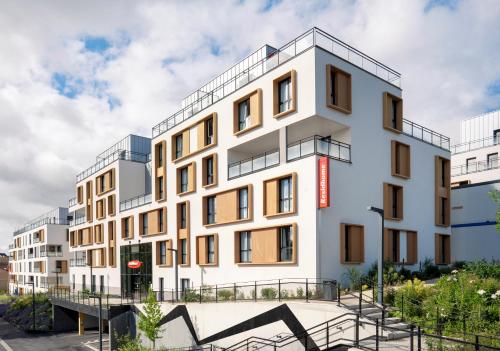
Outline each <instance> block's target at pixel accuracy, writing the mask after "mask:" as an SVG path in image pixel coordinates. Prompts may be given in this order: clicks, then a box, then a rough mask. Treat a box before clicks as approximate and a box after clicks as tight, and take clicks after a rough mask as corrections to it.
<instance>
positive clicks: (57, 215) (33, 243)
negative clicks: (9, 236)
mask: <svg viewBox="0 0 500 351" xmlns="http://www.w3.org/2000/svg"><path fill="white" fill-rule="evenodd" d="M67 216H68V209H67V208H63V207H58V208H55V209H53V210H51V211H49V212H47V213H45V214H43V215H42V216H39V217H37V218H35V219H33V220H31V221H29V222H28V223H26V224H25V225H24V226H23V227H21V228H19V229H17V230H16V231H15V232H14V238H13V239H14V240H13V243H12V244H10V245H9V255H10V260H9V292H10V293H11V294H20V295H22V294H26V293H30V292H32V291H33V288H34V289H35V292H46V291H47V289H48V288H49V287H50V286H57V285H58V286H59V287H61V288H62V287H68V284H69V279H68V271H69V269H68V231H67V229H68V225H67Z"/></svg>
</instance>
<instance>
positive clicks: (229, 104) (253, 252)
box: [69, 28, 451, 294]
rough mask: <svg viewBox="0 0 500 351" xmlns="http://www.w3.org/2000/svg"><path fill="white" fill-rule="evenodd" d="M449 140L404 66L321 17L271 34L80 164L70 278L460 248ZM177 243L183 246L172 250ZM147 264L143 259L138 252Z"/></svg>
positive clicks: (109, 281)
mask: <svg viewBox="0 0 500 351" xmlns="http://www.w3.org/2000/svg"><path fill="white" fill-rule="evenodd" d="M449 160H450V152H449V139H448V138H447V137H445V136H443V135H440V134H438V133H436V132H433V131H430V130H429V129H427V128H424V127H422V126H420V125H418V124H416V123H414V122H411V121H410V120H407V119H403V96H402V89H401V87H400V75H399V73H397V72H396V71H394V70H392V69H390V68H388V67H386V66H385V65H383V64H382V63H380V62H378V61H376V60H374V59H372V58H370V57H369V56H367V55H365V54H363V53H361V52H359V51H358V50H356V49H354V48H352V47H349V46H348V45H347V44H345V43H343V42H341V41H339V40H337V39H335V38H334V37H332V36H330V35H329V34H326V33H324V32H322V31H321V30H318V29H316V28H314V29H312V30H310V31H308V32H306V33H305V34H303V35H301V36H300V37H298V38H296V39H294V40H293V41H291V42H290V43H288V44H286V45H285V46H283V47H282V48H281V49H275V48H273V47H270V46H268V45H266V46H264V47H262V48H261V49H259V50H257V51H256V52H254V53H253V54H251V55H249V56H248V57H247V58H245V59H244V60H242V61H241V62H238V63H237V64H235V65H234V66H233V67H231V68H230V69H228V70H226V71H225V72H224V73H222V74H221V75H219V76H217V77H215V78H214V79H213V80H211V81H210V82H208V83H207V84H206V85H204V86H203V87H202V88H200V89H198V90H196V91H195V92H194V93H192V94H189V96H188V97H186V99H184V100H183V102H182V109H181V110H180V111H178V112H176V113H175V114H173V115H172V116H170V117H168V118H167V119H165V120H164V121H162V122H161V123H159V124H158V125H156V126H154V127H153V133H152V139H149V138H144V137H138V136H129V137H127V138H125V139H124V140H122V141H120V142H118V143H117V144H116V145H114V146H113V147H111V148H110V149H108V150H107V151H105V152H103V153H102V154H101V155H99V156H98V157H97V162H96V164H95V165H93V166H92V167H90V168H89V169H88V170H86V171H84V172H82V173H81V174H79V175H78V176H77V182H76V199H75V200H71V204H70V208H69V210H70V212H71V213H72V216H73V220H72V222H71V223H70V228H69V231H70V233H69V234H70V239H69V240H70V243H69V244H70V245H69V246H70V248H69V250H70V255H71V257H70V284H71V286H72V288H73V289H77V290H78V289H82V288H85V289H92V290H94V291H102V292H109V293H122V294H131V293H134V292H135V291H137V290H139V289H141V288H145V287H148V286H150V285H152V286H153V289H154V290H167V289H168V290H170V289H173V288H175V286H176V278H175V267H174V266H175V262H176V259H177V262H178V281H177V283H178V285H179V287H180V288H186V287H190V286H200V285H203V284H206V285H212V284H220V283H229V282H241V281H254V280H265V279H281V278H297V277H303V278H304V277H308V278H313V279H320V280H321V279H325V280H342V279H343V273H344V272H345V271H346V270H347V269H348V268H351V267H356V268H358V269H360V270H367V269H368V268H369V267H370V266H371V265H372V264H373V263H374V262H375V261H376V259H377V252H378V250H379V249H380V248H379V242H380V237H381V224H380V221H381V219H380V217H379V216H378V215H377V214H376V213H373V212H369V211H367V206H376V207H379V208H382V209H384V212H385V230H384V237H385V245H384V256H385V259H386V260H390V261H393V262H396V263H398V264H403V263H404V264H405V265H407V266H408V268H410V269H418V268H419V263H420V262H422V261H423V260H424V259H425V258H432V259H434V260H435V262H436V263H438V264H447V263H450V261H451V249H450V234H451V229H450V176H449V175H450V161H449ZM172 250H177V251H176V252H177V257H173V255H174V252H175V251H172ZM134 260H137V261H139V262H140V264H142V265H141V267H140V268H138V269H131V268H129V267H128V263H129V262H130V261H134Z"/></svg>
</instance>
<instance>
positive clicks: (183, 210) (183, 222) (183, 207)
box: [179, 202, 187, 229]
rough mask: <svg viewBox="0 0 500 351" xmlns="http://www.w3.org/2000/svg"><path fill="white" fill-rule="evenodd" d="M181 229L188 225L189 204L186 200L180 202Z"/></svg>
mask: <svg viewBox="0 0 500 351" xmlns="http://www.w3.org/2000/svg"><path fill="white" fill-rule="evenodd" d="M179 220H180V221H179V229H186V227H187V205H186V203H185V202H183V203H180V204H179Z"/></svg>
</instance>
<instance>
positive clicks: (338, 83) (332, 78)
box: [326, 65, 352, 114]
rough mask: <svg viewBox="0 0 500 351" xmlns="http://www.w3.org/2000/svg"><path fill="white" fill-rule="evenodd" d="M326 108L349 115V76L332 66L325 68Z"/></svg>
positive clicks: (350, 107)
mask: <svg viewBox="0 0 500 351" xmlns="http://www.w3.org/2000/svg"><path fill="white" fill-rule="evenodd" d="M326 74H327V76H326V84H327V88H326V89H327V104H326V105H327V106H328V107H330V108H333V109H335V110H337V111H340V112H343V113H346V114H350V113H351V110H352V106H351V75H350V74H349V73H347V72H344V71H342V70H340V69H338V68H337V67H333V66H332V65H327V66H326Z"/></svg>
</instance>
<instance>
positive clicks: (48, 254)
mask: <svg viewBox="0 0 500 351" xmlns="http://www.w3.org/2000/svg"><path fill="white" fill-rule="evenodd" d="M62 255H63V253H62V252H51V251H43V252H40V257H62Z"/></svg>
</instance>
